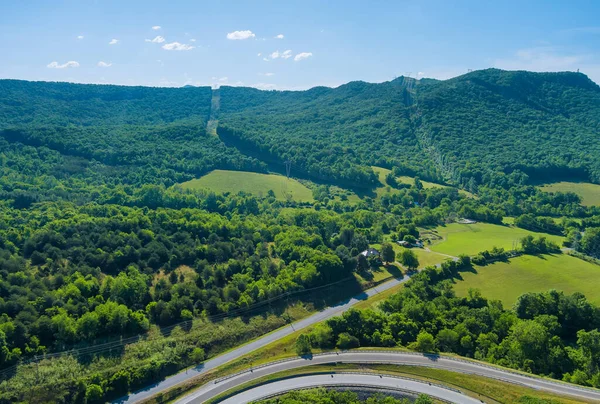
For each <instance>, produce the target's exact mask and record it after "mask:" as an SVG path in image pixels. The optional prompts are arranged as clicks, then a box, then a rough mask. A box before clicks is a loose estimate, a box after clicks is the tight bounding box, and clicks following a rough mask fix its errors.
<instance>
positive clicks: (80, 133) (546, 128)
mask: <svg viewBox="0 0 600 404" xmlns="http://www.w3.org/2000/svg"><path fill="white" fill-rule="evenodd" d="M210 114H211V90H210V88H208V87H186V88H149V87H124V86H104V85H83V84H66V83H44V82H25V81H17V80H0V137H1V138H2V139H4V140H3V141H2V140H0V141H2V146H3V149H11V148H14V147H15V146H12V145H15V144H16V145H19V144H21V145H26V146H33V147H36V148H37V147H40V146H44V147H47V148H48V149H50V150H51V151H56V152H57V153H58V155H56V158H57V159H58V158H60V159H65V158H67V159H69V158H73V157H75V158H83V159H84V160H85V161H93V162H94V163H100V164H103V165H106V166H111V167H113V168H112V169H111V170H110V171H111V172H113V171H115V170H116V171H117V172H119V175H122V176H127V175H130V173H131V171H132V170H139V167H140V166H141V167H143V169H142V172H143V173H144V174H143V175H150V176H151V177H153V178H152V179H151V182H154V183H162V184H165V185H172V184H173V183H174V182H178V181H181V180H189V179H192V178H194V177H197V176H200V175H202V174H205V173H207V172H209V171H211V170H213V169H235V170H248V171H258V172H264V171H266V170H267V167H270V169H272V170H275V171H281V169H282V168H283V162H284V161H286V160H290V161H291V162H292V167H293V176H296V177H302V178H308V179H313V180H317V181H324V182H326V183H331V184H337V185H341V186H346V187H353V188H375V187H377V186H378V185H379V182H378V178H377V174H376V173H375V172H373V170H372V169H371V166H373V165H376V166H381V167H386V168H389V169H391V168H394V167H396V168H397V170H398V173H401V174H403V175H410V176H414V175H418V176H420V177H421V178H423V179H429V180H432V181H435V182H448V183H454V184H456V185H461V186H462V187H463V188H465V189H467V190H469V191H473V190H475V189H476V187H477V185H479V184H490V183H494V182H498V181H500V182H503V183H506V181H509V182H512V183H519V182H523V181H527V179H528V178H531V179H532V180H546V181H550V180H556V179H579V180H588V181H591V182H599V181H600V162H599V161H598V159H597V158H595V157H594V156H596V155H597V153H598V152H600V150H599V148H600V145H599V144H598V142H597V136H598V131H599V130H600V87H598V86H597V85H596V84H595V83H593V82H592V81H591V80H589V79H588V78H587V77H586V76H585V75H583V74H580V73H529V72H507V71H501V70H496V69H488V70H482V71H476V72H472V73H469V74H466V75H463V76H460V77H456V78H454V79H451V80H446V81H438V80H420V81H415V80H412V79H406V78H403V77H400V78H398V79H396V80H393V81H390V82H385V83H380V84H372V83H365V82H351V83H348V84H345V85H343V86H340V87H338V88H326V87H316V88H313V89H310V90H307V91H261V90H256V89H252V88H243V87H222V88H221V89H220V110H219V112H218V116H217V118H218V120H219V127H218V128H217V130H218V135H219V137H218V138H217V137H213V136H209V135H207V134H206V130H205V128H206V122H207V120H208V118H209V116H210ZM6 142H8V143H6ZM9 144H10V145H11V146H10V147H9ZM16 148H17V149H19V151H18V152H17V153H20V152H23V150H22V147H21V146H16ZM51 151H50V152H49V153H52V152H51ZM84 163H85V164H87V163H86V162H81V161H77V162H75V163H68V165H76V166H81V165H82V164H83V165H85V164H84ZM43 166H44V165H42V167H43ZM123 166H132V167H129V168H127V169H126V170H125V172H124V171H123ZM114 167H118V169H115V168H114ZM150 167H152V169H150ZM53 170H54V171H56V168H54V169H53ZM58 170H59V171H60V170H61V169H58ZM156 170H160V171H163V172H162V173H160V174H157V173H156ZM100 171H102V170H100ZM45 172H46V173H50V172H52V169H50V170H46V171H45ZM511 173H514V174H512V175H510V174H511ZM522 173H525V174H527V175H528V176H529V177H525V176H523V174H522ZM69 174H70V173H67V175H69ZM506 174H509V175H508V177H507V176H505V175H506ZM127 181H128V180H122V182H127ZM129 181H130V180H129Z"/></svg>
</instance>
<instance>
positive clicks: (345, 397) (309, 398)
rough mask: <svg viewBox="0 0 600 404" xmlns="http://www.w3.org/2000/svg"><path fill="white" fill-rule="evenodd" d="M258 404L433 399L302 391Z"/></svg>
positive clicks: (427, 402) (426, 402) (397, 403)
mask: <svg viewBox="0 0 600 404" xmlns="http://www.w3.org/2000/svg"><path fill="white" fill-rule="evenodd" d="M256 403H257V404H305V403H310V404H329V403H335V404H411V403H414V404H431V403H433V400H432V399H431V397H429V396H427V395H425V394H421V395H419V396H418V397H417V399H416V400H414V401H413V400H410V399H408V398H404V399H397V398H394V397H391V396H385V395H383V394H381V393H379V394H375V395H372V396H370V397H368V398H366V399H361V398H359V396H358V394H356V393H354V392H352V391H336V390H326V389H314V390H300V391H291V392H289V393H285V394H283V395H281V396H278V397H276V398H270V399H268V400H260V401H257V402H256Z"/></svg>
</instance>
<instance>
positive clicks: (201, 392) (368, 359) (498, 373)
mask: <svg viewBox="0 0 600 404" xmlns="http://www.w3.org/2000/svg"><path fill="white" fill-rule="evenodd" d="M335 362H340V363H363V364H364V363H371V364H372V363H386V364H395V365H409V366H426V367H433V368H436V369H445V370H451V371H454V372H460V373H465V374H475V375H479V376H484V377H489V378H492V379H497V380H502V381H505V382H508V383H512V384H517V385H520V386H525V387H530V388H533V389H536V390H542V391H546V392H549V393H555V394H560V395H568V396H572V397H576V398H579V399H586V400H589V401H595V402H600V390H597V389H591V388H585V387H580V386H576V385H573V384H568V383H561V382H558V381H552V380H548V379H542V378H539V377H534V376H528V375H525V374H521V373H517V372H512V371H510V370H504V369H500V368H497V367H493V366H490V365H486V364H480V363H476V362H471V361H467V360H462V359H455V358H450V357H445V356H438V355H423V354H416V353H410V352H397V351H346V352H333V353H326V354H320V355H314V356H313V357H312V358H310V359H307V358H295V359H291V360H286V361H280V362H274V363H271V364H267V365H264V366H260V367H255V368H254V369H252V370H251V371H245V372H242V373H239V374H236V375H232V376H231V377H229V378H225V379H221V380H217V381H215V382H211V383H208V384H206V385H204V386H202V387H201V388H200V389H198V390H196V391H195V392H193V393H191V394H189V395H187V396H185V397H183V398H181V399H179V400H177V401H176V404H192V403H193V404H199V403H203V402H205V401H207V400H209V399H211V398H214V397H216V396H218V395H220V394H222V393H224V392H226V391H228V390H230V389H232V388H234V387H237V386H240V385H242V384H245V383H248V382H252V381H256V380H258V379H259V378H261V377H264V376H269V375H273V374H275V373H279V372H283V371H290V370H294V369H298V368H301V367H305V366H311V365H319V364H327V363H335ZM333 378H335V376H334V377H333Z"/></svg>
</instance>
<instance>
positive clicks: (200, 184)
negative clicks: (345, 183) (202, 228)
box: [180, 170, 313, 202]
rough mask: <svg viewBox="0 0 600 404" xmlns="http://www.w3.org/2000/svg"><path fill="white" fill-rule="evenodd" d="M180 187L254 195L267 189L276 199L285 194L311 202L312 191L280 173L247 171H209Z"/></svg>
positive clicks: (264, 192)
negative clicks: (241, 192)
mask: <svg viewBox="0 0 600 404" xmlns="http://www.w3.org/2000/svg"><path fill="white" fill-rule="evenodd" d="M180 186H181V187H182V188H190V189H209V190H211V191H214V192H231V193H237V192H240V191H243V192H248V193H251V194H253V195H256V196H266V195H267V192H269V190H272V191H273V192H274V193H275V197H276V198H277V199H281V200H285V199H286V198H287V196H286V194H287V195H290V197H291V198H292V199H293V200H295V201H298V202H312V201H313V197H312V191H311V190H310V189H308V188H307V187H305V186H304V185H302V184H301V183H300V182H298V181H297V180H295V179H292V178H290V179H287V178H286V177H284V176H282V175H276V174H260V173H253V172H248V171H229V170H214V171H211V172H210V173H208V174H206V175H204V176H202V177H200V178H197V179H194V180H191V181H187V182H184V183H182V184H180Z"/></svg>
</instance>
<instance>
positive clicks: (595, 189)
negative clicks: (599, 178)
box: [540, 181, 600, 206]
mask: <svg viewBox="0 0 600 404" xmlns="http://www.w3.org/2000/svg"><path fill="white" fill-rule="evenodd" d="M540 189H541V190H542V191H544V192H573V193H574V194H577V195H579V196H580V197H581V203H582V204H583V205H585V206H600V185H598V184H590V183H589V182H565V181H563V182H556V183H553V184H546V185H542V186H541V187H540Z"/></svg>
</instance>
